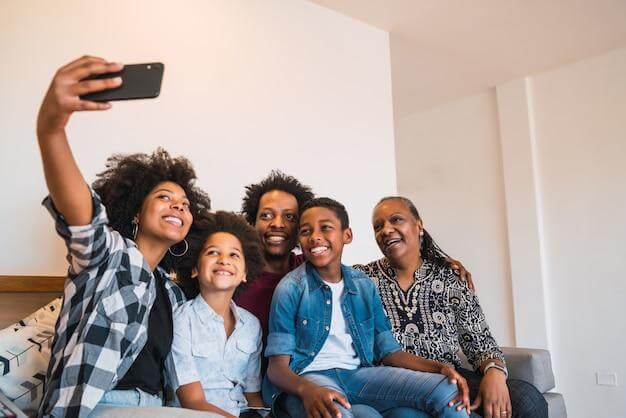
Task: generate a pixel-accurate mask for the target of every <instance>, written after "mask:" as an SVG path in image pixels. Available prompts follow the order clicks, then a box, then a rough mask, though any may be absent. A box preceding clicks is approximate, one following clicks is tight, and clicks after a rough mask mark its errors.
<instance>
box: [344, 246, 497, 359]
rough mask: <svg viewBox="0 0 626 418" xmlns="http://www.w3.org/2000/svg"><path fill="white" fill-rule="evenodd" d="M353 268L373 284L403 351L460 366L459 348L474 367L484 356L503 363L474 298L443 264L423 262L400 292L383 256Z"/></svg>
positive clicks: (394, 274)
mask: <svg viewBox="0 0 626 418" xmlns="http://www.w3.org/2000/svg"><path fill="white" fill-rule="evenodd" d="M354 267H355V268H357V269H359V270H361V271H363V272H364V273H365V274H367V275H368V276H370V277H371V278H372V279H373V280H374V282H375V283H376V287H378V291H379V292H380V296H381V299H382V302H383V306H384V308H385V312H386V314H387V316H388V317H389V320H390V321H391V326H392V328H393V331H394V335H395V337H396V339H397V340H398V342H399V343H400V345H401V346H402V348H403V350H404V351H407V352H409V353H413V354H415V355H418V356H421V357H425V358H429V359H432V360H437V361H441V362H444V363H447V364H452V365H454V366H455V367H461V365H462V364H461V359H460V357H459V352H460V351H461V350H462V351H463V353H464V354H465V355H466V357H467V359H468V360H469V362H470V363H471V364H472V366H473V367H474V368H475V369H478V368H479V366H480V364H481V363H482V362H483V361H485V360H487V359H498V360H500V361H502V362H503V363H504V357H503V355H502V351H500V348H499V347H498V344H497V343H496V340H495V339H494V338H493V336H492V335H491V332H490V331H489V327H488V326H487V322H486V320H485V316H484V315H483V311H482V310H481V308H480V305H479V304H478V298H477V297H476V295H475V294H474V293H473V292H472V291H471V290H469V288H468V287H467V285H466V284H465V282H462V281H461V280H459V279H458V276H457V275H456V274H455V273H454V271H453V270H452V269H450V268H449V267H439V266H436V265H435V264H433V263H431V262H428V261H424V262H423V263H422V265H421V267H420V268H419V269H417V271H416V272H415V281H414V282H413V284H412V285H411V287H410V288H409V289H408V290H407V291H406V292H405V291H403V290H402V289H401V288H400V286H399V285H398V283H397V281H396V272H395V270H394V269H393V267H391V265H390V264H389V261H388V260H387V259H386V258H382V259H380V260H377V261H373V262H371V263H369V264H367V265H356V266H354Z"/></svg>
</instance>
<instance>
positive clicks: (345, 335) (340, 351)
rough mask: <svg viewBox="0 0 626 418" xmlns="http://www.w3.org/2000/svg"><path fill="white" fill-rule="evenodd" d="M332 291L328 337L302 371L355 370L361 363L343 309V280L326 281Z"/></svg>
mask: <svg viewBox="0 0 626 418" xmlns="http://www.w3.org/2000/svg"><path fill="white" fill-rule="evenodd" d="M325 284H327V285H328V286H329V287H330V290H331V291H332V293H333V295H332V315H331V318H330V330H329V333H328V338H326V341H324V345H322V348H321V349H320V351H319V353H318V354H317V356H315V358H314V359H313V362H312V363H311V364H309V365H308V366H307V367H306V368H305V369H304V370H303V371H302V373H307V372H312V371H318V370H328V369H347V370H354V369H356V368H357V367H359V365H360V364H361V360H360V359H359V356H358V355H357V353H356V351H355V350H354V347H353V345H352V336H351V335H350V333H349V332H348V326H347V324H346V321H345V319H344V317H343V312H342V311H341V295H342V294H343V280H341V281H340V282H339V283H328V282H325Z"/></svg>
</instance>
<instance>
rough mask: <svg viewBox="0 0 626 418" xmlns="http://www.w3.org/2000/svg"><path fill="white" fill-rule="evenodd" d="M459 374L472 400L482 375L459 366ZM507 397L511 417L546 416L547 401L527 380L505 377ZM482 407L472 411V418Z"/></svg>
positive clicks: (542, 417) (533, 417) (541, 417)
mask: <svg viewBox="0 0 626 418" xmlns="http://www.w3.org/2000/svg"><path fill="white" fill-rule="evenodd" d="M457 371H458V372H459V374H460V375H461V376H463V377H464V378H465V380H467V385H468V386H469V389H470V399H471V400H472V401H474V399H476V395H477V394H478V388H479V387H480V381H481V379H482V375H481V374H480V373H477V372H473V371H471V370H467V369H463V368H459V369H457ZM506 385H507V386H508V387H509V397H510V398H511V409H512V412H513V417H512V418H548V403H547V402H546V400H545V398H544V397H543V395H542V394H541V393H540V392H539V391H538V390H537V388H535V387H534V386H533V385H531V384H530V383H528V382H525V381H523V380H517V379H507V381H506ZM477 413H478V414H481V415H482V413H483V411H482V408H480V407H479V408H478V409H477V410H476V411H474V412H472V418H474V417H480V416H481V415H478V414H477Z"/></svg>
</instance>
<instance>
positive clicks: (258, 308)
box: [235, 253, 304, 343]
mask: <svg viewBox="0 0 626 418" xmlns="http://www.w3.org/2000/svg"><path fill="white" fill-rule="evenodd" d="M303 262H304V256H303V255H302V254H298V255H296V254H294V253H291V254H290V255H289V270H290V271H291V270H293V269H295V268H296V267H298V266H299V265H300V264H302V263H303ZM283 277H284V276H283V275H281V274H276V273H270V272H267V271H264V272H263V273H261V274H260V275H259V276H257V277H256V278H255V279H253V280H252V281H251V282H250V285H248V287H246V289H245V290H244V291H243V292H241V293H240V294H238V295H237V296H236V297H235V303H236V304H237V306H240V307H242V308H244V309H246V310H248V311H250V312H251V313H252V314H253V315H254V316H256V317H257V318H258V319H259V321H260V322H261V328H262V329H263V343H265V339H266V338H267V328H268V322H269V316H270V305H271V303H272V296H274V289H276V286H278V283H279V282H280V280H281V279H282V278H283Z"/></svg>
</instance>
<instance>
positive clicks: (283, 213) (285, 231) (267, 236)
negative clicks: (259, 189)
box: [254, 190, 298, 258]
mask: <svg viewBox="0 0 626 418" xmlns="http://www.w3.org/2000/svg"><path fill="white" fill-rule="evenodd" d="M297 226H298V201H297V200H296V198H295V196H293V195H291V194H289V193H286V192H283V191H281V190H272V191H269V192H267V193H265V194H264V195H263V196H261V199H260V201H259V211H258V212H257V215H256V222H255V224H254V227H255V229H256V230H257V231H258V233H259V236H260V237H261V243H262V244H263V249H264V251H265V256H266V258H283V257H288V256H289V253H290V252H291V250H293V249H294V247H295V246H296V240H297V235H296V229H297Z"/></svg>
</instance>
